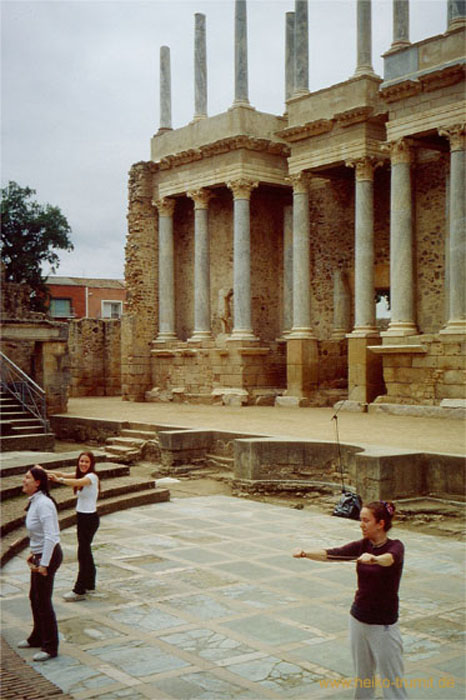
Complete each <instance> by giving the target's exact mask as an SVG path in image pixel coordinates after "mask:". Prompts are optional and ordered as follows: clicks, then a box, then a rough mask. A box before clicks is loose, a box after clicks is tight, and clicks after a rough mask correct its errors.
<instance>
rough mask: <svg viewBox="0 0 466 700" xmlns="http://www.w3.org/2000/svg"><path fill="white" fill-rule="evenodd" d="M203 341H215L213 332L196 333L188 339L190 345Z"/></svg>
mask: <svg viewBox="0 0 466 700" xmlns="http://www.w3.org/2000/svg"><path fill="white" fill-rule="evenodd" d="M203 340H213V335H212V332H211V331H194V333H193V334H192V336H191V337H190V338H188V343H200V342H202V341H203Z"/></svg>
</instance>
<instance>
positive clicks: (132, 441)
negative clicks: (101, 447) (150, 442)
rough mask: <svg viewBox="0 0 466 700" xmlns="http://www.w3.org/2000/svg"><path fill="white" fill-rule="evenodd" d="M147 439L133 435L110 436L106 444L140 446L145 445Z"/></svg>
mask: <svg viewBox="0 0 466 700" xmlns="http://www.w3.org/2000/svg"><path fill="white" fill-rule="evenodd" d="M144 442H145V440H141V439H139V438H132V437H110V438H107V439H106V440H105V444H106V445H112V446H114V445H118V446H120V447H133V448H136V449H137V448H139V447H141V445H143V444H144Z"/></svg>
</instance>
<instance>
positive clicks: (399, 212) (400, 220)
mask: <svg viewBox="0 0 466 700" xmlns="http://www.w3.org/2000/svg"><path fill="white" fill-rule="evenodd" d="M390 155H391V193H390V302H391V321H390V324H389V326H388V330H387V331H386V333H385V334H386V335H414V334H415V333H416V332H417V329H416V323H415V308H414V271H413V258H414V255H413V213H412V200H411V160H412V154H411V149H410V145H409V143H408V142H407V141H406V140H405V139H399V140H398V141H396V142H394V143H392V144H391V145H390Z"/></svg>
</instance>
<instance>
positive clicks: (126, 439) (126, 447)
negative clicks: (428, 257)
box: [105, 423, 160, 463]
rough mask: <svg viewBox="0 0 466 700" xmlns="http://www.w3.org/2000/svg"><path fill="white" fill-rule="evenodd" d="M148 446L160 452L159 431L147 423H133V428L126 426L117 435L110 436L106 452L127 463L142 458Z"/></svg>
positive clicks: (106, 443) (153, 450) (106, 442)
mask: <svg viewBox="0 0 466 700" xmlns="http://www.w3.org/2000/svg"><path fill="white" fill-rule="evenodd" d="M146 448H147V449H150V450H151V451H152V452H160V446H159V438H158V435H157V432H156V431H155V430H151V429H149V426H147V425H146V424H145V423H141V424H138V423H132V424H131V429H129V428H124V429H123V430H121V432H120V434H119V435H118V436H117V437H110V438H107V440H106V441H105V452H106V454H107V455H108V456H109V457H111V458H113V459H114V458H118V459H119V460H120V461H121V462H125V463H131V462H132V461H134V460H135V459H142V458H143V457H144V451H145V449H146Z"/></svg>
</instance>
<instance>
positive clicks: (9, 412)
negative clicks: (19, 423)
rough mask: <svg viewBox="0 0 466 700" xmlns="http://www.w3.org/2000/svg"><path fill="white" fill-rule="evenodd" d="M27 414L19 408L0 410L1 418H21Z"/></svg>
mask: <svg viewBox="0 0 466 700" xmlns="http://www.w3.org/2000/svg"><path fill="white" fill-rule="evenodd" d="M25 416H27V413H26V411H21V409H20V408H13V407H12V408H7V409H6V410H2V420H10V421H11V420H21V418H24V417H25Z"/></svg>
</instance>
